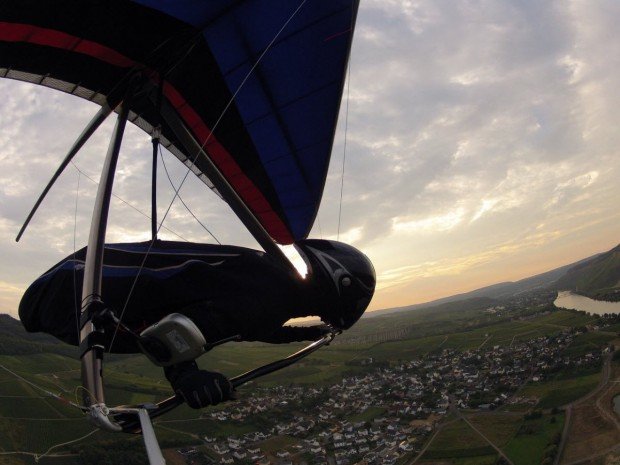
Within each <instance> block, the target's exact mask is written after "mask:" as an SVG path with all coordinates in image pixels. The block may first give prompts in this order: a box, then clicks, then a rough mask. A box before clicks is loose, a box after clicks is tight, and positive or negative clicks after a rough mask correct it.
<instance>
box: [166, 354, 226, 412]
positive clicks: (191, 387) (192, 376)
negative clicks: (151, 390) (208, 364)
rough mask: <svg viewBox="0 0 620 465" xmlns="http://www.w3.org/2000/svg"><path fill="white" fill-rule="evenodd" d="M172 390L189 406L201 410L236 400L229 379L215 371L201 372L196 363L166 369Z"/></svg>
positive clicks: (181, 364) (185, 363)
mask: <svg viewBox="0 0 620 465" xmlns="http://www.w3.org/2000/svg"><path fill="white" fill-rule="evenodd" d="M164 371H165V373H166V378H168V380H169V381H170V384H171V385H172V389H173V390H174V392H175V393H176V394H178V395H179V396H181V397H182V398H183V399H184V400H185V402H187V405H189V406H190V407H191V408H194V409H200V408H204V407H207V406H209V405H216V404H219V403H220V402H225V401H227V400H231V399H234V388H233V386H232V384H231V383H230V381H229V380H228V378H226V377H225V376H224V375H223V374H221V373H217V372H214V371H206V370H199V369H198V365H196V362H193V361H192V362H184V363H179V364H178V365H173V366H171V367H166V368H165V369H164Z"/></svg>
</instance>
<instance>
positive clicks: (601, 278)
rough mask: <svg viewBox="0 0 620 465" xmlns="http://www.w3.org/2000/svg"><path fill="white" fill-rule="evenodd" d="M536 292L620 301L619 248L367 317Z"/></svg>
mask: <svg viewBox="0 0 620 465" xmlns="http://www.w3.org/2000/svg"><path fill="white" fill-rule="evenodd" d="M537 289H550V290H564V291H568V290H570V291H574V292H577V293H579V294H583V295H585V296H587V297H591V298H594V299H598V300H609V301H618V300H620V245H618V246H616V247H614V248H613V249H611V250H610V251H608V252H604V253H601V254H596V255H593V256H591V257H588V258H584V259H582V260H579V261H577V262H573V263H570V264H568V265H564V266H561V267H559V268H555V269H553V270H550V271H546V272H544V273H540V274H537V275H535V276H531V277H529V278H524V279H521V280H519V281H506V282H502V283H497V284H492V285H490V286H486V287H482V288H480V289H475V290H473V291H470V292H465V293H462V294H455V295H452V296H449V297H443V298H441V299H437V300H433V301H431V302H425V303H422V304H415V305H407V306H404V307H395V308H388V309H384V310H377V311H374V312H371V313H368V314H367V315H365V317H366V318H373V317H378V316H382V315H388V314H391V313H400V312H408V311H411V310H421V309H425V308H430V307H433V308H435V307H437V311H441V308H439V307H441V306H442V305H444V304H448V303H451V302H462V301H466V300H470V299H479V298H488V299H492V300H495V301H500V300H505V299H510V298H512V297H515V296H518V295H519V294H523V293H527V292H532V291H535V290H537Z"/></svg>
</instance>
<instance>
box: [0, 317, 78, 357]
mask: <svg viewBox="0 0 620 465" xmlns="http://www.w3.org/2000/svg"><path fill="white" fill-rule="evenodd" d="M43 353H45V354H57V355H64V356H67V357H75V356H76V354H77V349H76V348H75V347H71V346H68V345H67V344H64V343H62V342H60V341H59V340H58V339H56V338H55V337H53V336H50V335H48V334H45V333H28V332H26V330H25V329H24V327H23V326H22V324H21V322H20V321H19V320H16V319H15V318H12V317H11V316H9V315H3V314H0V355H29V354H43Z"/></svg>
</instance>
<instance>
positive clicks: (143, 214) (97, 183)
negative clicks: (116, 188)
mask: <svg viewBox="0 0 620 465" xmlns="http://www.w3.org/2000/svg"><path fill="white" fill-rule="evenodd" d="M71 164H72V165H73V167H74V168H75V169H76V170H77V172H78V173H80V174H82V176H84V177H85V178H86V179H88V180H89V181H91V182H92V183H94V184H96V185H99V182H98V181H96V180H94V179H93V178H91V177H90V176H89V175H88V174H86V173H85V172H84V171H83V170H82V169H80V167H79V166H77V165H76V164H75V162H73V161H72V162H71ZM112 196H113V197H114V198H116V199H118V200H120V201H121V202H122V203H124V204H125V205H127V206H128V207H129V208H131V209H132V210H135V211H136V212H138V213H140V214H141V215H142V216H144V217H145V218H147V219H149V220H150V219H151V217H150V216H149V215H148V214H146V213H144V212H143V211H142V210H140V209H139V208H138V207H135V206H134V205H132V204H131V203H129V202H127V201H126V200H125V199H123V198H122V197H120V196H119V195H117V194H114V193H112ZM160 229H161V227H160ZM163 229H165V230H166V231H168V232H169V233H170V234H174V235H175V236H177V237H178V238H179V239H181V240H182V241H184V242H189V240H188V239H186V238H184V237H183V236H181V235H180V234H179V233H177V232H175V231H173V230H172V229H170V228H168V227H166V226H163ZM157 232H159V229H158V230H157Z"/></svg>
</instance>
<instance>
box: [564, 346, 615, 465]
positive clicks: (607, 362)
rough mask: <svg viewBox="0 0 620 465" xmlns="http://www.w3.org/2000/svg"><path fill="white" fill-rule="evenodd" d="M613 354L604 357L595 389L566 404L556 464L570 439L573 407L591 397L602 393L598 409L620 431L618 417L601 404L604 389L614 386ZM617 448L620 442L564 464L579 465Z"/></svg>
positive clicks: (598, 401)
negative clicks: (612, 378)
mask: <svg viewBox="0 0 620 465" xmlns="http://www.w3.org/2000/svg"><path fill="white" fill-rule="evenodd" d="M613 354H614V353H611V354H607V355H605V356H604V357H603V372H602V376H601V381H600V382H599V383H598V386H597V387H596V388H595V389H594V390H592V391H590V392H589V393H588V394H586V395H585V396H583V397H582V398H580V399H577V400H575V401H573V402H571V403H570V404H567V405H565V406H564V408H565V410H566V417H565V419H564V429H563V430H562V438H561V439H560V444H559V445H558V453H557V454H556V457H555V461H554V462H553V464H554V465H558V464H559V463H560V461H561V459H562V453H563V452H564V447H565V446H566V441H567V440H568V431H569V429H570V421H571V414H572V409H573V407H574V406H577V405H579V404H582V403H584V402H586V401H588V400H590V399H591V398H593V397H596V396H599V394H601V396H599V398H598V399H597V400H596V401H595V403H594V405H595V407H596V409H597V410H598V411H599V413H600V414H601V416H602V417H603V418H606V419H607V420H609V421H610V422H611V423H612V424H613V425H615V427H616V428H617V429H618V430H619V431H620V421H618V419H617V418H616V417H615V416H614V415H613V414H611V413H610V412H608V411H607V410H606V409H605V408H603V406H602V405H601V397H602V394H603V391H604V390H605V391H607V390H608V389H611V388H612V386H613V384H612V383H613V381H611V382H610V380H609V377H610V375H611V360H612V358H613ZM615 450H620V444H618V445H616V446H613V447H610V448H608V449H605V450H600V451H597V452H596V453H595V454H592V455H590V456H588V457H585V458H583V459H579V460H577V461H573V462H570V463H567V464H564V465H577V464H580V463H586V462H589V461H591V460H593V459H595V458H597V457H601V456H604V455H606V454H608V453H609V452H613V451H615Z"/></svg>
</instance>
